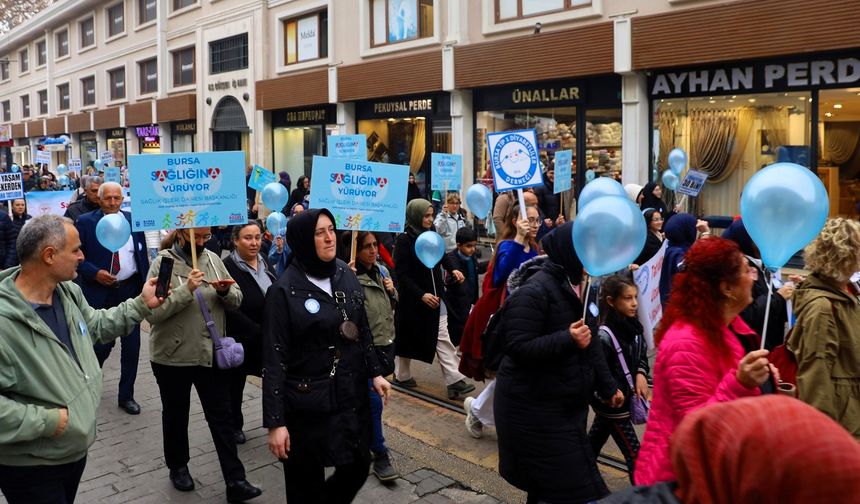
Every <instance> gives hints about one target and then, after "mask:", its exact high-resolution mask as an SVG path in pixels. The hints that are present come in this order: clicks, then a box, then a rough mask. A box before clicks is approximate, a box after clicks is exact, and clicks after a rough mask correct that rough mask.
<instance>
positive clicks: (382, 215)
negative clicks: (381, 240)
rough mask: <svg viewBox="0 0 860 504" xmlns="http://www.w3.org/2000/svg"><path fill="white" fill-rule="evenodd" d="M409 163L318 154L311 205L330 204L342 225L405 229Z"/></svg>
mask: <svg viewBox="0 0 860 504" xmlns="http://www.w3.org/2000/svg"><path fill="white" fill-rule="evenodd" d="M408 184H409V167H408V166H403V165H394V164H386V163H372V162H369V161H358V160H354V159H336V158H327V157H322V156H314V160H313V168H312V170H311V203H310V204H311V207H312V208H328V209H329V210H330V211H331V213H332V214H333V215H334V217H335V220H336V221H337V222H336V223H335V224H336V225H337V228H338V229H352V230H361V231H384V232H390V233H401V232H403V229H404V220H405V217H406V187H407V185H408Z"/></svg>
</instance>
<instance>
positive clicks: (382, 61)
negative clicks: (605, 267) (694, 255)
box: [0, 0, 860, 215]
mask: <svg viewBox="0 0 860 504" xmlns="http://www.w3.org/2000/svg"><path fill="white" fill-rule="evenodd" d="M854 4H855V2H853V1H851V0H834V1H830V2H804V1H802V0H735V1H730V0H656V1H649V2H641V1H635V0H540V1H538V0H348V1H334V0H256V1H244V0H196V1H195V0H120V1H118V2H117V1H115V2H104V1H97V0H78V1H72V0H60V1H58V2H56V3H54V4H52V5H51V6H50V7H48V8H47V9H46V10H45V11H43V12H41V13H39V14H38V15H36V16H35V17H34V18H32V19H31V20H29V21H28V22H27V23H25V24H24V25H22V26H19V27H18V28H16V29H15V30H13V31H12V32H11V33H9V34H8V35H7V36H6V37H4V38H3V39H2V40H0V61H6V62H7V63H5V64H2V63H0V114H2V115H0V125H3V127H2V128H0V140H3V141H5V143H3V144H0V145H3V146H5V147H0V151H2V152H3V155H2V156H0V168H2V167H3V166H6V165H8V164H10V163H11V162H17V163H19V164H21V163H29V162H32V159H33V154H34V151H35V150H50V151H51V152H52V154H51V155H52V161H53V162H54V163H61V162H67V161H68V160H69V159H73V158H80V159H82V162H83V164H84V165H86V164H87V162H93V163H94V162H96V161H97V160H98V159H99V158H100V156H102V155H104V153H105V152H110V153H111V158H112V159H113V160H114V162H115V163H117V164H124V163H125V159H127V156H128V155H129V154H137V153H148V152H182V151H193V150H196V151H209V150H243V151H244V152H245V153H246V158H247V161H248V163H256V164H260V165H262V166H265V167H267V168H270V169H272V170H274V171H276V172H280V171H286V172H287V173H289V174H290V176H291V178H292V180H293V181H294V182H295V181H296V180H297V178H298V177H299V176H301V175H308V174H309V173H310V170H311V162H312V157H313V156H314V155H324V154H325V153H326V152H327V145H326V142H327V140H326V139H327V137H328V136H329V135H331V134H338V133H339V134H350V133H364V134H365V135H366V136H367V148H368V159H370V160H375V161H385V162H389V163H396V164H402V165H404V166H409V170H410V172H411V173H414V174H415V175H416V178H417V179H418V181H419V183H422V184H427V183H428V180H427V179H428V177H429V159H430V153H431V152H451V153H458V154H462V155H463V160H464V174H463V178H464V183H465V184H467V185H468V184H471V183H473V182H474V181H476V180H486V179H487V178H488V163H487V156H486V141H485V138H486V134H487V133H488V132H493V131H501V130H506V129H521V128H535V129H536V130H537V133H538V137H539V144H540V145H539V147H540V150H541V157H542V160H543V162H544V163H546V164H549V163H550V162H551V160H552V158H553V156H554V153H555V151H556V150H559V149H569V150H572V151H573V153H574V163H575V170H576V177H577V182H578V184H576V185H577V186H578V187H581V186H582V184H584V182H585V171H586V170H589V169H590V170H593V171H594V172H595V173H596V174H598V175H603V176H615V177H618V178H620V179H621V180H622V181H623V182H624V183H630V182H636V183H640V184H641V183H644V182H645V181H647V180H649V179H653V178H654V177H655V172H656V173H657V174H659V171H661V170H662V169H664V168H665V164H666V162H665V158H666V155H667V152H668V150H670V149H671V148H672V147H675V146H678V147H682V148H684V149H685V150H687V151H688V153H689V154H690V159H691V163H692V165H693V166H694V167H696V168H700V169H702V170H704V171H706V172H708V173H709V175H710V177H711V178H710V180H711V183H709V184H708V185H707V186H706V189H705V191H703V194H702V196H701V197H700V198H699V199H698V200H697V201H695V202H692V203H693V205H692V208H693V209H694V210H695V211H697V212H698V213H701V214H712V215H732V214H734V213H737V205H738V203H737V200H738V198H739V193H740V189H741V188H742V187H743V185H744V183H745V182H746V180H748V179H749V177H751V176H752V174H753V173H755V171H756V170H757V169H760V168H761V167H762V166H764V165H766V164H769V163H770V162H773V161H777V160H792V161H795V162H799V163H802V164H805V165H807V166H809V167H810V168H813V169H817V170H818V172H819V174H820V175H821V176H822V178H823V179H824V180H825V183H826V184H827V185H828V189H829V190H830V195H831V198H832V200H833V201H832V202H831V203H832V204H831V208H832V209H833V211H834V212H835V213H842V214H850V213H852V212H854V211H856V208H853V206H854V205H856V203H857V200H858V199H860V181H858V175H860V148H858V144H860V141H858V138H860V35H858V34H857V32H856V30H853V29H852V27H853V26H856V23H857V21H860V13H858V11H857V9H856V8H855V7H856V5H854ZM802 26H827V27H828V28H827V29H816V30H808V29H800V28H799V27H802ZM4 131H5V132H6V136H5V137H3V136H2V135H3V132H4Z"/></svg>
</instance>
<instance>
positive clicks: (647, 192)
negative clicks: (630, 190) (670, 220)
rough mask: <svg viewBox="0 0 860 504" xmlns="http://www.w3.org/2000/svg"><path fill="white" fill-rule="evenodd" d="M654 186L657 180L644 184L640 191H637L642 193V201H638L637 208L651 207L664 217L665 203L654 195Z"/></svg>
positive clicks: (655, 186)
mask: <svg viewBox="0 0 860 504" xmlns="http://www.w3.org/2000/svg"><path fill="white" fill-rule="evenodd" d="M656 188H657V182H648V183H647V184H645V187H643V188H642V191H641V192H640V193H639V194H641V195H642V202H640V203H639V209H640V210H645V209H646V208H653V209H654V210H657V211H658V212H660V213H661V214H662V215H663V217H664V218H666V217H667V216H666V204H665V203H663V200H662V199H660V198H658V197H657V196H654V189H656Z"/></svg>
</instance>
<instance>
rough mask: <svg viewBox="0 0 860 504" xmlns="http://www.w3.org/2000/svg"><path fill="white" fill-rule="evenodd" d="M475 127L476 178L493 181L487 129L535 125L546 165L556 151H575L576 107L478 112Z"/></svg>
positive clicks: (487, 182) (574, 163) (574, 168)
mask: <svg viewBox="0 0 860 504" xmlns="http://www.w3.org/2000/svg"><path fill="white" fill-rule="evenodd" d="M619 115H620V114H619ZM475 128H476V131H475V133H476V134H475V151H476V152H475V161H476V162H475V181H476V182H482V183H485V184H492V182H493V172H492V168H491V167H490V159H489V157H488V156H489V155H488V153H487V133H494V132H498V131H510V130H518V129H530V128H534V129H535V132H536V133H537V137H538V149H539V150H540V160H541V164H542V165H544V166H545V167H546V166H549V165H550V162H551V161H552V160H553V159H554V158H555V152H556V151H559V150H571V151H574V154H575V153H576V107H552V108H540V109H522V110H500V111H490V112H478V113H477V114H476V116H475ZM619 143H620V142H619ZM576 166H577V159H576V156H575V155H574V157H573V169H572V171H573V172H574V173H575V172H576ZM619 166H620V164H619Z"/></svg>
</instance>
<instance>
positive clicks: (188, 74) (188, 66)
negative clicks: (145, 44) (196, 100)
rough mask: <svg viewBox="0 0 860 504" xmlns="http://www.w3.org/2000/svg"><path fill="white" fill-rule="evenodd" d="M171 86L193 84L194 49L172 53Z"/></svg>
mask: <svg viewBox="0 0 860 504" xmlns="http://www.w3.org/2000/svg"><path fill="white" fill-rule="evenodd" d="M171 54H172V55H173V85H174V86H187V85H189V84H194V48H193V47H189V48H187V49H181V50H179V51H173V52H172V53H171Z"/></svg>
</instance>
